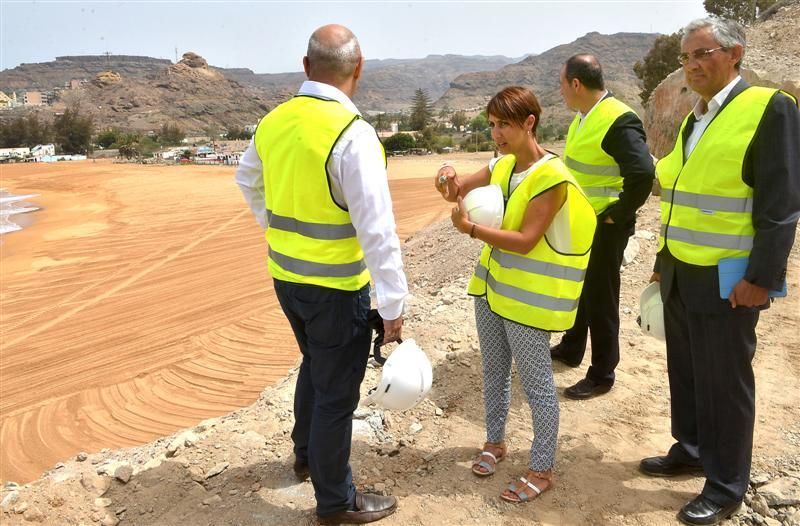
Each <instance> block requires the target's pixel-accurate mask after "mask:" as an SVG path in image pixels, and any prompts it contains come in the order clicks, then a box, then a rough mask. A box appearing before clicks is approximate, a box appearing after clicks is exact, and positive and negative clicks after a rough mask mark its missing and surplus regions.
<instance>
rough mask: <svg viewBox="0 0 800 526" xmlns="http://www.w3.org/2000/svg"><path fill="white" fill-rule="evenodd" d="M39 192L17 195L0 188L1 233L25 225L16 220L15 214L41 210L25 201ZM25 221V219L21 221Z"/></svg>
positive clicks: (18, 228) (20, 228) (14, 230)
mask: <svg viewBox="0 0 800 526" xmlns="http://www.w3.org/2000/svg"><path fill="white" fill-rule="evenodd" d="M38 195H39V194H27V195H16V194H12V193H11V192H9V191H8V190H7V189H5V188H0V235H2V234H9V233H11V232H16V231H17V230H22V228H23V226H22V225H20V224H19V223H18V222H15V221H14V216H15V215H19V214H27V213H30V212H35V211H36V210H39V207H38V206H36V205H33V204H30V203H27V202H25V201H26V200H27V199H31V198H34V197H37V196H38ZM20 222H21V223H25V222H24V221H20Z"/></svg>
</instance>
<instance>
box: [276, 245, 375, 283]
mask: <svg viewBox="0 0 800 526" xmlns="http://www.w3.org/2000/svg"><path fill="white" fill-rule="evenodd" d="M269 257H270V258H272V259H273V260H274V261H275V262H276V263H278V264H279V265H280V266H281V267H282V268H284V269H285V270H288V271H290V272H294V273H295V274H299V275H301V276H309V277H312V276H319V277H330V278H346V277H348V276H355V275H357V274H360V273H361V272H363V271H364V270H365V269H366V268H367V266H366V264H365V263H364V260H363V259H362V260H360V261H356V262H354V263H314V262H312V261H305V260H302V259H297V258H293V257H291V256H287V255H286V254H281V253H280V252H277V251H276V250H275V249H273V248H272V247H270V249H269Z"/></svg>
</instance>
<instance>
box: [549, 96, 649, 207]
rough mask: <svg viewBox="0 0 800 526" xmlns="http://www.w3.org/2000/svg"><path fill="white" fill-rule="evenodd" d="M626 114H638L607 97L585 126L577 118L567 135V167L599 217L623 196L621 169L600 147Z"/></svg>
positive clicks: (594, 110) (586, 119)
mask: <svg viewBox="0 0 800 526" xmlns="http://www.w3.org/2000/svg"><path fill="white" fill-rule="evenodd" d="M626 113H635V112H634V111H633V110H632V109H631V108H629V107H628V106H627V105H626V104H625V103H623V102H621V101H619V100H617V99H615V98H614V97H606V98H605V99H603V100H601V101H600V102H598V103H597V105H596V106H595V107H594V109H592V111H591V112H590V113H589V115H588V116H587V117H586V118H585V119H584V120H583V124H581V119H580V117H579V116H578V115H576V116H575V118H574V119H573V120H572V124H571V125H570V127H569V131H568V132H567V146H566V148H565V149H564V164H566V165H567V168H569V171H570V172H571V173H572V175H573V177H575V180H576V181H578V184H579V185H581V188H582V189H583V192H584V193H585V194H586V196H587V197H588V198H589V202H590V203H592V207H593V208H594V211H595V213H596V214H597V215H600V214H601V213H602V212H603V211H604V210H605V209H606V208H608V207H609V206H611V205H612V204H614V203H616V202H617V201H619V194H620V193H621V192H622V176H621V175H620V171H619V165H618V164H617V162H616V161H615V160H614V158H613V157H611V156H610V155H608V154H607V153H606V152H605V151H603V148H602V147H601V145H602V143H603V139H605V136H606V134H607V133H608V130H609V128H611V125H612V124H614V121H616V120H617V119H618V118H619V117H620V116H622V115H624V114H626ZM579 126H580V130H578V127H579Z"/></svg>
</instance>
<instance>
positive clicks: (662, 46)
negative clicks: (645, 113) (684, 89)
mask: <svg viewBox="0 0 800 526" xmlns="http://www.w3.org/2000/svg"><path fill="white" fill-rule="evenodd" d="M682 36H683V32H682V31H678V32H677V33H673V34H671V35H661V36H659V37H658V38H656V40H655V42H654V43H653V47H652V48H650V51H648V52H647V55H645V56H644V59H642V60H641V61H640V62H637V63H636V64H634V65H633V72H634V73H636V76H637V77H639V79H641V81H642V91H640V92H639V98H640V99H642V104H647V102H648V101H649V100H650V95H651V94H652V93H653V90H654V89H656V87H657V86H658V85H659V83H661V81H662V80H664V79H665V78H666V77H667V75H669V74H670V73H672V72H673V71H675V70H676V69H678V68H680V67H681V63H680V61H679V60H678V54H679V53H680V52H681V37H682Z"/></svg>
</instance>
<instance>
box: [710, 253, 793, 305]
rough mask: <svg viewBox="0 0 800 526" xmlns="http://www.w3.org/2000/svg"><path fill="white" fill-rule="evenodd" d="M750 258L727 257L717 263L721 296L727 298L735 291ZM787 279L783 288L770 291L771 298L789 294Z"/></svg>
mask: <svg viewBox="0 0 800 526" xmlns="http://www.w3.org/2000/svg"><path fill="white" fill-rule="evenodd" d="M748 261H749V259H748V258H725V259H720V260H719V263H718V264H717V268H718V270H719V297H720V298H722V299H724V300H726V299H728V297H729V296H730V295H731V292H733V287H735V286H736V284H737V283H739V281H741V280H742V278H743V277H744V273H745V272H746V271H747V262H748ZM787 292H788V291H787V288H786V280H783V288H782V289H781V290H771V291H769V297H770V298H783V297H784V296H786V294H787Z"/></svg>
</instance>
